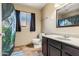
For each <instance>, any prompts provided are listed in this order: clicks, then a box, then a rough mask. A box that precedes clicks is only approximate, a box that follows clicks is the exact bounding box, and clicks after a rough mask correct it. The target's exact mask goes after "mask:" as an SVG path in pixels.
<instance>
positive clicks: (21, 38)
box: [14, 4, 41, 46]
mask: <svg viewBox="0 0 79 59" xmlns="http://www.w3.org/2000/svg"><path fill="white" fill-rule="evenodd" d="M14 6H15V9H17V10H21V11H25V12H30V13H35V14H36V31H35V32H30V31H29V26H27V27H22V28H21V29H22V31H21V32H16V39H15V46H20V45H27V44H29V43H31V42H32V39H34V38H36V36H37V35H38V34H39V33H40V32H41V12H40V10H38V9H35V8H33V7H28V6H25V5H20V4H14Z"/></svg>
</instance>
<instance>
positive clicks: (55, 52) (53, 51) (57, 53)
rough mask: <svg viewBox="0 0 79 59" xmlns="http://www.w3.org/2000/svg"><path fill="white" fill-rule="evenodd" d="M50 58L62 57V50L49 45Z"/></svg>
mask: <svg viewBox="0 0 79 59" xmlns="http://www.w3.org/2000/svg"><path fill="white" fill-rule="evenodd" d="M48 56H60V50H58V49H56V48H54V47H52V46H51V45H48Z"/></svg>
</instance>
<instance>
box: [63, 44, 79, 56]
mask: <svg viewBox="0 0 79 59" xmlns="http://www.w3.org/2000/svg"><path fill="white" fill-rule="evenodd" d="M62 48H63V51H64V52H66V53H68V54H70V55H72V56H79V49H76V48H74V47H72V46H69V45H66V44H63V45H62Z"/></svg>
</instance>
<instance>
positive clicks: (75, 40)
mask: <svg viewBox="0 0 79 59" xmlns="http://www.w3.org/2000/svg"><path fill="white" fill-rule="evenodd" d="M42 36H44V37H47V38H50V39H53V40H56V41H59V42H63V43H66V44H70V45H73V46H76V47H79V38H76V37H69V38H67V39H65V38H64V37H63V36H61V35H42ZM63 38H64V39H63Z"/></svg>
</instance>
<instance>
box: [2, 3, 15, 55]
mask: <svg viewBox="0 0 79 59" xmlns="http://www.w3.org/2000/svg"><path fill="white" fill-rule="evenodd" d="M2 33H3V36H2V55H3V56H8V55H11V53H12V51H13V48H14V42H15V33H16V15H15V9H14V6H13V4H10V3H3V4H2Z"/></svg>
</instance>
